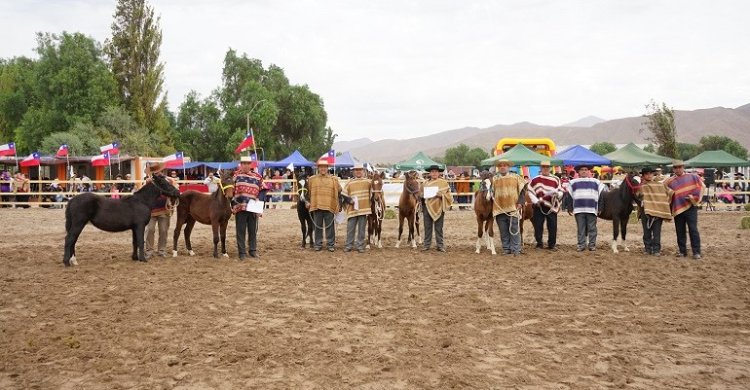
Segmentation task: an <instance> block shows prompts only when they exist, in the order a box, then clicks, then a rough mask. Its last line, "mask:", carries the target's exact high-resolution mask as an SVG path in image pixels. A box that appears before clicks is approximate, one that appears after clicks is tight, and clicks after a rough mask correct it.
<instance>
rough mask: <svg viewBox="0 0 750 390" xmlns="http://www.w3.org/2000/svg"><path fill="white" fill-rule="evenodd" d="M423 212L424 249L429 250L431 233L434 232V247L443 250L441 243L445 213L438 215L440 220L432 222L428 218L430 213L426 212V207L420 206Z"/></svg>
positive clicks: (443, 245) (443, 246)
mask: <svg viewBox="0 0 750 390" xmlns="http://www.w3.org/2000/svg"><path fill="white" fill-rule="evenodd" d="M422 210H424V247H425V248H427V249H429V248H430V245H432V231H433V230H435V245H437V247H438V248H443V249H445V244H444V243H443V221H445V213H442V214H440V218H438V219H436V220H433V219H432V217H431V216H430V212H429V211H427V207H425V206H422Z"/></svg>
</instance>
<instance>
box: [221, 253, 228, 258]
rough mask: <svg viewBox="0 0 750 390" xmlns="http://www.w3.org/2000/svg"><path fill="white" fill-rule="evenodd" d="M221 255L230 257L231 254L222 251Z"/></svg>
mask: <svg viewBox="0 0 750 390" xmlns="http://www.w3.org/2000/svg"><path fill="white" fill-rule="evenodd" d="M221 257H229V254H228V253H222V254H221Z"/></svg>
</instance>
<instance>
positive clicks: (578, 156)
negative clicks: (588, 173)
mask: <svg viewBox="0 0 750 390" xmlns="http://www.w3.org/2000/svg"><path fill="white" fill-rule="evenodd" d="M555 158H556V159H558V160H562V162H563V164H564V165H583V164H590V165H611V164H612V161H611V160H609V159H608V158H605V157H602V156H600V155H598V154H596V153H594V152H592V151H590V150H588V149H586V148H584V147H583V146H581V145H574V146H571V147H569V148H567V149H565V150H563V151H562V152H560V153H557V154H555Z"/></svg>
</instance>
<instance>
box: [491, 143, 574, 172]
mask: <svg viewBox="0 0 750 390" xmlns="http://www.w3.org/2000/svg"><path fill="white" fill-rule="evenodd" d="M502 159H507V160H510V161H511V162H512V163H513V165H516V166H519V165H523V166H526V165H532V166H535V165H539V164H541V163H542V161H549V162H550V164H552V165H562V161H561V160H558V159H556V158H553V157H547V156H545V155H543V154H539V153H537V152H535V151H533V150H531V149H529V148H527V147H526V146H524V145H523V144H518V145H516V146H514V147H512V148H510V149H508V151H507V152H505V153H503V154H498V155H497V156H495V157H490V158H488V159H485V160H482V166H486V167H488V166H492V165H495V163H496V162H497V161H498V160H502Z"/></svg>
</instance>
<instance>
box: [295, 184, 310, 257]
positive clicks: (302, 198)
mask: <svg viewBox="0 0 750 390" xmlns="http://www.w3.org/2000/svg"><path fill="white" fill-rule="evenodd" d="M297 182H298V183H299V187H298V189H297V198H298V199H297V218H298V219H299V223H300V228H301V230H302V248H305V247H306V246H307V239H308V238H309V241H310V247H311V248H312V246H313V220H312V215H310V210H308V209H307V204H308V203H310V201H309V200H308V199H307V198H308V194H307V191H308V186H307V175H306V174H304V173H303V174H302V175H300V176H299V180H298V181H297Z"/></svg>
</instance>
